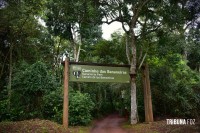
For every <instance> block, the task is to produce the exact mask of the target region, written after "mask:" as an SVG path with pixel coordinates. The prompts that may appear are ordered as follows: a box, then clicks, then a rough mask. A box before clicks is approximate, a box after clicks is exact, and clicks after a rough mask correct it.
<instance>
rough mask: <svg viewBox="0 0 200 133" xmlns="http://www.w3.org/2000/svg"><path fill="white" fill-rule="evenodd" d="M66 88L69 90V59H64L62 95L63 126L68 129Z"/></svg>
mask: <svg viewBox="0 0 200 133" xmlns="http://www.w3.org/2000/svg"><path fill="white" fill-rule="evenodd" d="M68 90H69V59H68V58H66V59H65V66H64V97H63V126H64V127H65V128H66V129H68V116H69V114H68V110H69V107H68V105H69V101H68V99H69V98H68Z"/></svg>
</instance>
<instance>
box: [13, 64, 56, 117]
mask: <svg viewBox="0 0 200 133" xmlns="http://www.w3.org/2000/svg"><path fill="white" fill-rule="evenodd" d="M21 68H24V70H18V71H16V73H14V76H13V77H14V78H13V85H12V88H13V91H12V98H11V111H10V112H11V119H13V120H17V119H18V120H19V119H28V118H36V117H40V118H41V117H43V115H42V103H43V98H42V97H43V96H44V95H45V94H46V93H49V92H50V91H51V90H53V89H55V88H57V83H56V80H55V78H54V77H53V76H52V75H51V74H50V73H49V72H48V70H47V67H46V65H45V64H44V63H42V62H41V61H38V62H36V63H34V64H33V65H30V66H28V65H27V64H25V63H22V67H21Z"/></svg>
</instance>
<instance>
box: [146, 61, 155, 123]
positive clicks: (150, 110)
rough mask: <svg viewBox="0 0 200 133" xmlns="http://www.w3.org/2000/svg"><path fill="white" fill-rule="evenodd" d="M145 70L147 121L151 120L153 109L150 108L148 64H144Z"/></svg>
mask: <svg viewBox="0 0 200 133" xmlns="http://www.w3.org/2000/svg"><path fill="white" fill-rule="evenodd" d="M145 68H146V69H145V71H146V82H147V105H148V110H149V111H148V112H149V122H153V109H152V99H151V86H150V79H149V66H148V64H145Z"/></svg>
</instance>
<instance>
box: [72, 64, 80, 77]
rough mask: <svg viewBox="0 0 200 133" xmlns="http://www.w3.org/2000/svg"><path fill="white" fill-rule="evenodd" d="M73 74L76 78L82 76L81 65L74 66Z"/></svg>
mask: <svg viewBox="0 0 200 133" xmlns="http://www.w3.org/2000/svg"><path fill="white" fill-rule="evenodd" d="M72 69H73V75H74V76H75V77H76V79H79V78H80V76H81V67H80V66H73V68H72Z"/></svg>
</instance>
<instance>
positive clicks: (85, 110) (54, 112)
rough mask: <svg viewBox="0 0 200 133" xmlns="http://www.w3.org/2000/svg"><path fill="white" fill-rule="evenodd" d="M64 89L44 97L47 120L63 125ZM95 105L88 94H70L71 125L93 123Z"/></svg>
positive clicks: (71, 92) (44, 111)
mask: <svg viewBox="0 0 200 133" xmlns="http://www.w3.org/2000/svg"><path fill="white" fill-rule="evenodd" d="M62 92H63V89H62V88H58V89H57V90H55V91H52V92H51V93H49V94H47V95H45V96H44V105H43V114H44V117H45V118H46V119H50V120H53V121H56V122H59V123H62V113H63V93H62ZM93 108H94V103H93V101H92V100H91V98H90V95H89V94H87V93H80V92H79V91H78V92H73V91H70V92H69V124H70V125H86V124H88V123H89V122H90V121H91V118H92V117H91V111H92V110H93Z"/></svg>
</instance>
